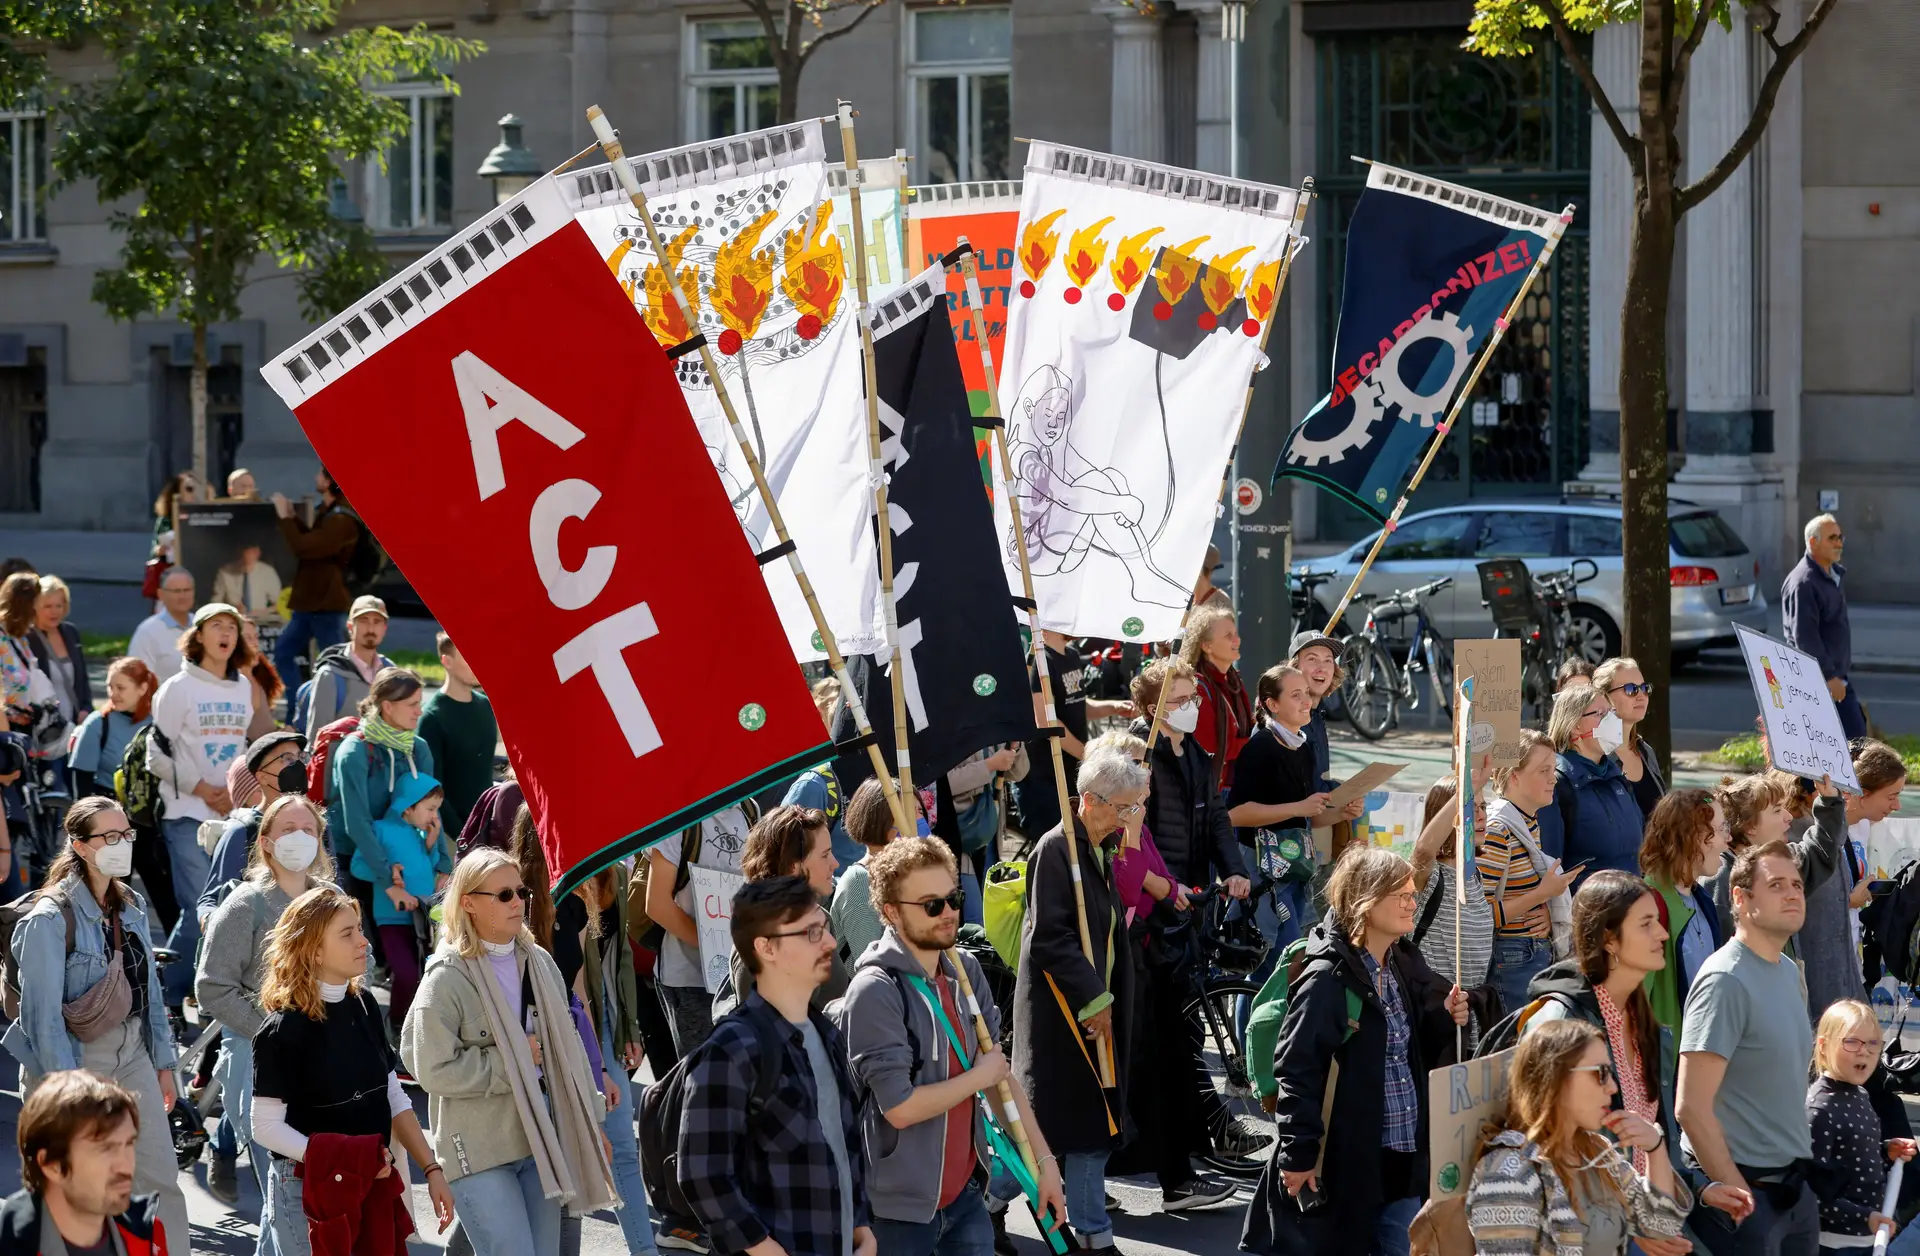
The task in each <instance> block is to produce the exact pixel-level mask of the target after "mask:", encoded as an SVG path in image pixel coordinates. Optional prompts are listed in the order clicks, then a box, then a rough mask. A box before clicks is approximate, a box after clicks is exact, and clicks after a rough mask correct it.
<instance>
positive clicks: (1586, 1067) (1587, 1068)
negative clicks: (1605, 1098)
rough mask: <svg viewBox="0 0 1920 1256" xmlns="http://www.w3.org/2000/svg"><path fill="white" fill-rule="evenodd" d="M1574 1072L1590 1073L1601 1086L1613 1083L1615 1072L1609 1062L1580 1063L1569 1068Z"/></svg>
mask: <svg viewBox="0 0 1920 1256" xmlns="http://www.w3.org/2000/svg"><path fill="white" fill-rule="evenodd" d="M1569 1071H1570V1072H1574V1073H1592V1074H1593V1076H1594V1080H1595V1081H1598V1082H1599V1083H1600V1084H1601V1085H1602V1086H1611V1085H1613V1079H1614V1077H1615V1073H1614V1071H1613V1065H1611V1064H1580V1065H1576V1066H1575V1067H1574V1068H1572V1069H1571V1070H1569Z"/></svg>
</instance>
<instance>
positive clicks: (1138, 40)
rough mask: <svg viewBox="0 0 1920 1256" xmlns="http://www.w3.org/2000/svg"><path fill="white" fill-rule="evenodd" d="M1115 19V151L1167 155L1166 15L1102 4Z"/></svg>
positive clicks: (1140, 155) (1154, 157)
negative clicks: (1162, 37) (1163, 56)
mask: <svg viewBox="0 0 1920 1256" xmlns="http://www.w3.org/2000/svg"><path fill="white" fill-rule="evenodd" d="M1098 12H1100V13H1103V14H1105V15H1106V17H1107V20H1108V21H1110V22H1112V23H1113V111H1112V112H1113V131H1112V141H1111V144H1112V148H1113V151H1114V152H1115V153H1116V154H1118V155H1120V156H1122V157H1138V158H1140V159H1141V160H1143V161H1163V160H1165V156H1166V130H1165V128H1166V112H1167V110H1166V93H1165V89H1164V87H1163V84H1162V71H1161V66H1160V19H1159V18H1157V17H1147V16H1144V15H1142V14H1141V13H1139V12H1138V11H1137V10H1134V9H1130V8H1128V7H1127V6H1125V5H1119V4H1113V5H1101V6H1100V8H1099V9H1098Z"/></svg>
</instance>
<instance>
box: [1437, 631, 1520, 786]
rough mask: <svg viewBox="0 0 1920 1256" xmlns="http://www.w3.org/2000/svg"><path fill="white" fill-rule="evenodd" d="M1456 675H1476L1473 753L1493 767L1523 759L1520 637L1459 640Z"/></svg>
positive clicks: (1454, 656)
mask: <svg viewBox="0 0 1920 1256" xmlns="http://www.w3.org/2000/svg"><path fill="white" fill-rule="evenodd" d="M1453 674H1454V676H1455V677H1456V678H1458V679H1460V680H1465V679H1467V678H1468V677H1472V678H1473V682H1474V689H1473V752H1474V754H1476V755H1480V754H1487V753H1491V754H1492V755H1493V766H1494V767H1496V768H1501V767H1506V766H1507V765H1509V764H1514V763H1518V762H1520V640H1519V638H1517V637H1507V638H1502V639H1498V640H1484V641H1456V642H1454V643H1453Z"/></svg>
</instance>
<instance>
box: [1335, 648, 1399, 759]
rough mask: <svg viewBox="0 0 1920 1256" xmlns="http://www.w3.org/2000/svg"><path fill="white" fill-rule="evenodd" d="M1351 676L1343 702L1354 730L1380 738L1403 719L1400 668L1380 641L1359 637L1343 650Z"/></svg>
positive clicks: (1370, 738)
mask: <svg viewBox="0 0 1920 1256" xmlns="http://www.w3.org/2000/svg"><path fill="white" fill-rule="evenodd" d="M1342 653H1343V655H1344V656H1345V660H1344V666H1345V667H1346V671H1347V678H1346V680H1345V681H1343V682H1342V683H1341V685H1340V701H1341V703H1342V705H1344V706H1345V707H1346V708H1347V720H1348V722H1350V723H1351V724H1352V725H1353V731H1354V732H1356V733H1359V734H1360V735H1361V736H1362V737H1364V738H1366V739H1367V740H1368V741H1379V740H1380V739H1381V738H1382V737H1385V736H1386V735H1387V730H1389V729H1391V728H1392V727H1393V726H1394V725H1395V724H1397V723H1398V722H1399V720H1400V675H1399V672H1400V669H1399V668H1398V667H1396V666H1394V662H1393V656H1392V655H1390V654H1388V653H1387V651H1386V648H1385V647H1384V646H1382V645H1381V644H1380V643H1379V642H1378V641H1373V640H1370V639H1368V638H1366V637H1356V638H1355V639H1353V640H1352V641H1349V642H1348V643H1347V648H1346V649H1345V650H1344V651H1342Z"/></svg>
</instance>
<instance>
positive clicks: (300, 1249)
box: [254, 1156, 313, 1256]
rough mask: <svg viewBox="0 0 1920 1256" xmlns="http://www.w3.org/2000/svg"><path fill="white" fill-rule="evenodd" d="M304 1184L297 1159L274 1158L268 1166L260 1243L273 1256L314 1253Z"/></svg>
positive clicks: (265, 1251) (261, 1251)
mask: <svg viewBox="0 0 1920 1256" xmlns="http://www.w3.org/2000/svg"><path fill="white" fill-rule="evenodd" d="M304 1189H305V1188H304V1186H303V1185H302V1183H301V1181H300V1179H299V1178H297V1177H295V1176H293V1161H291V1160H282V1159H281V1158H280V1157H279V1156H275V1157H274V1158H273V1161H272V1163H271V1164H270V1165H269V1166H268V1168H267V1193H266V1194H265V1195H263V1196H261V1198H260V1246H259V1247H257V1248H255V1249H254V1250H255V1251H256V1252H259V1253H271V1254H272V1256H313V1242H312V1240H310V1239H309V1238H308V1237H307V1210H306V1205H305V1203H304V1202H303V1192H304Z"/></svg>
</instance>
